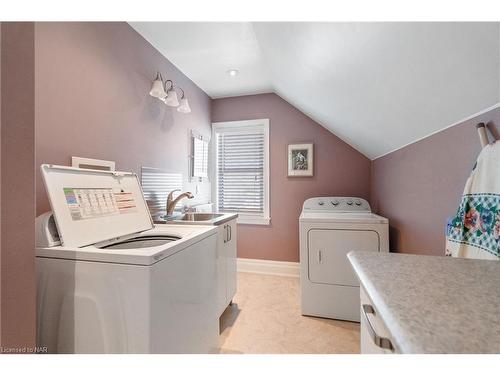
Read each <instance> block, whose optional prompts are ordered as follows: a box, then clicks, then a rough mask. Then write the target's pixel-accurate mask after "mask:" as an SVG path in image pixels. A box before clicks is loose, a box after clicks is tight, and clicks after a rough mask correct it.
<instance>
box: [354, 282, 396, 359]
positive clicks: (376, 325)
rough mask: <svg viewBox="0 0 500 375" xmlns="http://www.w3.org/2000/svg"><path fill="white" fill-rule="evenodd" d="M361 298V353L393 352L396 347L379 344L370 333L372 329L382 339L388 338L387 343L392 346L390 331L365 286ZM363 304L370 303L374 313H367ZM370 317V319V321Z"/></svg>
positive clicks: (361, 290)
mask: <svg viewBox="0 0 500 375" xmlns="http://www.w3.org/2000/svg"><path fill="white" fill-rule="evenodd" d="M360 300H361V319H360V323H361V332H360V333H361V335H360V340H361V354H392V353H394V351H393V350H394V349H389V348H383V347H381V346H379V345H377V344H376V343H375V341H374V338H373V337H372V334H370V331H372V332H373V333H374V334H375V335H377V336H379V337H380V338H382V340H387V341H386V342H385V343H386V345H387V343H390V345H391V346H392V339H391V335H390V333H389V331H388V330H387V328H386V327H385V324H384V322H383V321H382V320H381V319H380V316H379V315H378V313H377V311H376V308H375V307H374V306H373V303H372V302H371V301H370V299H369V298H368V296H367V294H366V291H365V290H364V288H363V287H361V288H360ZM363 305H369V306H371V307H372V308H373V310H374V311H373V313H365V312H364V311H363ZM368 319H369V321H368Z"/></svg>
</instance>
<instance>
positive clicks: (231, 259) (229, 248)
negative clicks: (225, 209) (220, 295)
mask: <svg viewBox="0 0 500 375" xmlns="http://www.w3.org/2000/svg"><path fill="white" fill-rule="evenodd" d="M227 226H228V229H227V230H228V238H227V241H226V244H225V245H226V262H227V268H226V306H227V305H228V304H229V303H230V302H231V300H232V299H233V297H234V295H235V294H236V258H237V245H236V244H237V238H238V234H237V228H236V220H231V221H230V222H228V223H227Z"/></svg>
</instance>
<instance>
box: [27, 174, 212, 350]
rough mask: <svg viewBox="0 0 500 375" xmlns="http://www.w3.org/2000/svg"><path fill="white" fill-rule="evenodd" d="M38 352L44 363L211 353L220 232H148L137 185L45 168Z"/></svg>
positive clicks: (170, 228)
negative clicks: (80, 357) (70, 357)
mask: <svg viewBox="0 0 500 375" xmlns="http://www.w3.org/2000/svg"><path fill="white" fill-rule="evenodd" d="M41 170H42V176H43V179H44V182H45V187H46V190H47V194H48V197H49V200H50V204H51V207H52V211H53V213H54V214H53V215H52V214H51V213H47V214H44V215H42V216H41V217H39V218H37V223H36V227H37V248H36V274H37V315H38V319H37V345H39V346H44V347H47V349H48V351H49V352H50V353H209V352H216V351H217V350H218V339H219V319H218V316H217V310H216V304H215V303H214V301H215V300H216V299H217V295H216V290H217V289H216V239H217V228H216V227H209V226H193V225H192V226H183V225H156V226H155V225H154V224H153V221H152V219H151V216H150V214H149V210H148V208H147V205H146V202H145V200H144V197H143V195H142V190H141V187H140V184H139V182H138V179H137V176H136V175H135V174H132V173H123V172H108V171H95V170H85V169H78V168H69V167H62V166H53V165H43V166H42V168H41Z"/></svg>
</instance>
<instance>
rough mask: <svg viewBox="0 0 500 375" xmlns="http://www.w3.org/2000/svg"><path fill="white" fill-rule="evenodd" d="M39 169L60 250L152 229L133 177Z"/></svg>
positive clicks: (73, 170)
mask: <svg viewBox="0 0 500 375" xmlns="http://www.w3.org/2000/svg"><path fill="white" fill-rule="evenodd" d="M40 168H41V172H42V177H43V181H44V183H45V190H46V191H47V195H48V197H49V201H50V206H51V208H52V212H53V213H54V219H55V222H56V226H57V230H58V232H59V237H60V239H61V244H62V245H63V246H69V247H82V246H87V245H92V244H95V243H98V242H102V241H106V240H111V239H119V238H120V237H122V236H126V235H130V234H134V233H139V232H142V231H145V230H148V229H152V228H154V224H153V220H152V219H151V215H150V213H149V209H148V207H147V204H146V201H145V200H144V195H143V194H142V189H141V185H140V184H139V179H138V177H137V175H136V174H135V173H130V172H115V171H99V170H91V169H80V168H70V167H65V166H59V165H48V164H43V165H42V166H41V167H40Z"/></svg>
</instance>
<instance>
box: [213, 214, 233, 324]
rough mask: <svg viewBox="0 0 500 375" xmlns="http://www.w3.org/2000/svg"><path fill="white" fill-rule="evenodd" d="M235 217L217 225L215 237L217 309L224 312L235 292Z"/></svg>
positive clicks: (220, 312)
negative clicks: (216, 235)
mask: <svg viewBox="0 0 500 375" xmlns="http://www.w3.org/2000/svg"><path fill="white" fill-rule="evenodd" d="M236 240H237V232H236V219H233V220H230V221H228V222H226V223H224V224H220V225H219V229H218V237H217V310H218V313H219V315H220V314H222V313H223V312H224V310H225V309H226V307H227V306H228V305H229V304H230V303H231V301H232V299H233V297H234V295H235V294H236V256H237V254H236V242H237V241H236Z"/></svg>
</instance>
